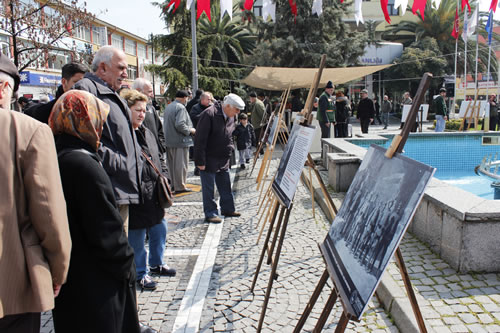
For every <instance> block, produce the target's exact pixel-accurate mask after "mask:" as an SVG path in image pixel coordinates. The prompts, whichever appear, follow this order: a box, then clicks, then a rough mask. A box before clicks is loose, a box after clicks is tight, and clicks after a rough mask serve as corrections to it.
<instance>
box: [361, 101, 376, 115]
mask: <svg viewBox="0 0 500 333" xmlns="http://www.w3.org/2000/svg"><path fill="white" fill-rule="evenodd" d="M373 117H375V105H374V104H373V101H372V100H371V99H369V98H368V97H367V98H363V99H362V100H360V101H359V104H358V118H359V119H363V118H365V119H368V118H373Z"/></svg>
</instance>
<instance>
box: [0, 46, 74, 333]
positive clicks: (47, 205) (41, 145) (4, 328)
mask: <svg viewBox="0 0 500 333" xmlns="http://www.w3.org/2000/svg"><path fill="white" fill-rule="evenodd" d="M19 81H20V78H19V73H18V71H17V68H16V67H15V66H14V64H13V63H12V62H11V61H10V60H9V59H8V58H7V57H6V56H5V55H3V54H1V53H0V140H1V142H2V146H1V148H0V160H1V161H2V163H3V164H2V168H0V179H1V180H2V185H3V186H2V187H1V188H0V198H1V200H0V202H1V208H0V230H1V232H0V253H2V260H0V272H2V273H1V274H0V332H5V333H9V332H40V313H41V312H42V311H48V310H50V309H52V308H53V307H54V297H57V295H58V294H59V290H60V289H61V285H62V284H63V283H64V282H65V280H66V275H67V273H68V266H69V257H70V251H71V238H70V235H69V227H68V219H67V216H66V204H65V201H64V195H63V191H62V186H61V179H60V175H59V167H58V163H57V153H56V148H55V144H54V137H53V135H52V131H51V130H50V128H49V127H48V126H47V125H45V124H42V123H40V122H38V121H36V120H34V119H31V118H30V117H28V116H26V115H24V114H21V113H19V112H12V111H10V104H11V103H12V96H13V95H14V93H15V92H16V91H17V89H18V88H19Z"/></svg>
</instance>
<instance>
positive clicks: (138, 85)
mask: <svg viewBox="0 0 500 333" xmlns="http://www.w3.org/2000/svg"><path fill="white" fill-rule="evenodd" d="M148 85H149V86H152V85H151V82H150V81H149V80H146V79H144V78H142V77H138V78H137V79H135V81H134V83H133V84H132V89H135V90H138V91H141V92H143V91H144V87H145V86H148Z"/></svg>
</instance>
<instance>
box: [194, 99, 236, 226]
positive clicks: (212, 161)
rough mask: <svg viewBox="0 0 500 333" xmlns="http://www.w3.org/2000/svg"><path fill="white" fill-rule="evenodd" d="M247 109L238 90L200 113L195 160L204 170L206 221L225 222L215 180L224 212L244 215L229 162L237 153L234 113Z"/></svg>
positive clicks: (203, 191) (229, 214)
mask: <svg viewBox="0 0 500 333" xmlns="http://www.w3.org/2000/svg"><path fill="white" fill-rule="evenodd" d="M243 109H245V103H244V102H243V100H242V99H241V97H239V96H238V95H235V94H229V95H227V96H226V97H224V101H223V102H222V104H221V103H220V102H216V103H215V104H214V105H212V106H210V107H209V108H207V109H206V110H205V111H204V112H203V113H202V114H201V117H200V120H199V122H198V126H197V128H196V135H195V137H194V163H195V165H196V166H197V167H198V168H199V169H200V170H201V171H200V178H201V188H202V195H203V211H204V213H205V221H207V222H211V223H220V222H222V220H221V218H220V217H219V216H218V210H217V204H216V202H215V199H214V190H215V189H214V183H215V185H217V190H218V191H219V194H220V200H219V203H220V207H221V213H222V215H224V216H226V217H231V216H236V217H237V216H240V215H241V214H240V213H238V212H236V211H235V207H234V197H233V193H232V191H231V181H230V179H229V165H230V158H231V154H232V153H233V150H234V147H233V137H232V133H233V131H234V128H235V127H234V117H235V116H236V115H237V114H239V113H240V111H241V110H243Z"/></svg>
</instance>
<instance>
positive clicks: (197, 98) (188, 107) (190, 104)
mask: <svg viewBox="0 0 500 333" xmlns="http://www.w3.org/2000/svg"><path fill="white" fill-rule="evenodd" d="M200 96H201V94H200V95H196V96H195V97H194V98H193V99H191V100H190V101H189V102H187V104H186V110H187V112H188V113H189V112H191V109H192V108H193V106H195V105H196V104H198V103H200Z"/></svg>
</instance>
